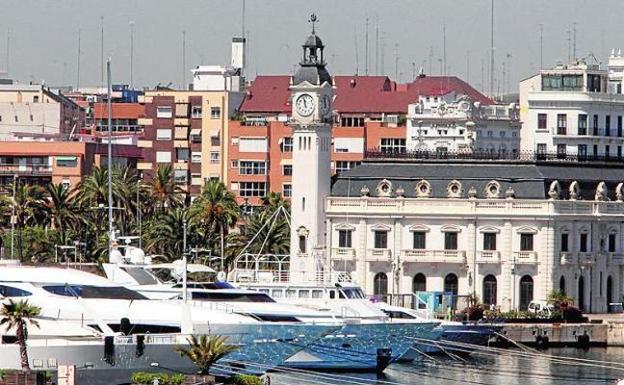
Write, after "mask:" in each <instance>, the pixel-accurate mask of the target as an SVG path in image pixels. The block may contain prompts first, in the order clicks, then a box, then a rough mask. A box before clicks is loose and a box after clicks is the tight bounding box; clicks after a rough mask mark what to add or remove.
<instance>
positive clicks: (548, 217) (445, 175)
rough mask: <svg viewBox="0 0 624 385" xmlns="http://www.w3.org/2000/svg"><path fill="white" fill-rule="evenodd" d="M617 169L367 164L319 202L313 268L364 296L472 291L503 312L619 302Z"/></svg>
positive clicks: (623, 237)
mask: <svg viewBox="0 0 624 385" xmlns="http://www.w3.org/2000/svg"><path fill="white" fill-rule="evenodd" d="M623 181H624V172H623V171H622V170H621V168H618V167H617V166H616V165H611V166H610V165H608V164H607V163H601V164H598V165H596V164H594V165H589V164H588V165H585V166H582V167H578V166H577V165H570V164H569V163H565V162H559V161H557V160H554V161H542V160H538V161H522V162H521V161H501V160H499V161H475V160H454V161H453V160H444V161H442V160H440V161H415V160H411V161H406V160H405V159H402V160H392V159H386V160H375V161H372V160H371V161H364V163H363V164H362V165H360V166H359V167H357V168H355V169H353V170H350V171H348V172H345V173H343V174H340V175H339V176H338V177H337V180H336V182H335V183H334V185H333V186H332V191H331V196H330V197H329V198H328V199H327V201H326V206H325V207H326V210H325V215H326V225H327V231H326V234H327V245H328V248H327V253H326V254H325V256H324V258H325V259H324V260H322V261H321V262H320V263H319V265H322V266H325V267H326V268H329V267H331V270H332V271H333V272H334V273H335V274H337V276H339V277H342V279H349V278H350V279H352V280H354V281H355V282H357V283H358V284H359V285H361V286H362V287H363V288H364V290H365V292H366V293H367V294H374V295H395V296H400V295H409V294H411V293H413V292H416V291H425V290H426V291H444V292H453V293H456V294H459V295H468V294H470V293H476V294H477V296H478V298H479V299H480V300H481V301H482V302H484V303H486V304H495V305H497V306H500V307H501V308H502V309H503V310H509V309H517V308H520V309H526V307H527V305H528V303H529V302H530V301H531V300H533V299H535V300H545V299H546V298H547V295H548V293H549V292H551V291H552V290H554V289H555V290H561V291H563V292H565V293H567V294H568V295H570V296H571V297H573V298H574V300H575V302H576V304H577V305H578V306H580V307H581V308H582V309H584V310H585V311H593V312H604V311H606V310H607V304H608V303H610V302H619V301H621V295H622V293H623V291H622V284H623V283H624V278H623V275H622V274H623V269H622V267H623V266H624V254H623V253H624V247H623V246H624V222H623V221H622V219H623V218H624V217H623V215H624V202H623V200H624V183H623Z"/></svg>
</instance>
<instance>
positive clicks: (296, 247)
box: [290, 15, 334, 280]
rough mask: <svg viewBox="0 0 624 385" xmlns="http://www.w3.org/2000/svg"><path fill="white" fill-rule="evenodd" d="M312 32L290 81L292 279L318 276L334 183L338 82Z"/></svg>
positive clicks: (321, 266)
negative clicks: (333, 131) (333, 134)
mask: <svg viewBox="0 0 624 385" xmlns="http://www.w3.org/2000/svg"><path fill="white" fill-rule="evenodd" d="M316 21H317V19H316V16H315V15H312V16H311V18H310V22H311V23H312V34H311V35H310V36H309V37H308V39H307V40H306V41H305V43H304V44H303V58H302V60H301V62H300V63H299V69H298V70H297V72H296V73H295V75H294V76H293V77H292V79H291V85H290V91H291V96H292V102H291V105H292V117H291V120H290V126H291V127H292V129H293V156H292V159H293V160H292V162H293V165H292V172H293V174H292V197H291V211H292V223H291V236H290V258H291V261H290V270H291V279H293V280H297V279H299V280H303V279H311V278H314V277H315V274H316V273H317V272H320V271H321V270H322V269H323V261H324V254H323V253H324V250H325V249H326V248H327V247H328V245H326V244H325V229H326V227H325V198H327V197H328V196H329V192H330V191H329V190H330V183H331V129H332V122H333V119H332V111H333V109H332V103H333V97H334V86H333V84H332V78H331V76H330V75H329V73H328V72H327V70H326V69H325V61H324V58H323V50H324V48H325V47H324V45H323V42H322V41H321V39H320V38H319V37H318V36H317V35H316V31H315V28H314V24H315V23H316Z"/></svg>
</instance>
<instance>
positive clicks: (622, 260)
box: [609, 253, 624, 265]
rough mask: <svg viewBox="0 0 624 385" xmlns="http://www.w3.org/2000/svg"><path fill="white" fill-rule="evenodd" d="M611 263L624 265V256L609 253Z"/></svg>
mask: <svg viewBox="0 0 624 385" xmlns="http://www.w3.org/2000/svg"><path fill="white" fill-rule="evenodd" d="M609 263H610V264H611V265H624V254H622V253H609Z"/></svg>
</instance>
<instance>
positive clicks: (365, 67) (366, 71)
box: [364, 17, 368, 76]
mask: <svg viewBox="0 0 624 385" xmlns="http://www.w3.org/2000/svg"><path fill="white" fill-rule="evenodd" d="M364 36H365V44H364V75H366V76H368V17H367V18H366V32H365V33H364Z"/></svg>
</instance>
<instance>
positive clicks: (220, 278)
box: [217, 271, 227, 282]
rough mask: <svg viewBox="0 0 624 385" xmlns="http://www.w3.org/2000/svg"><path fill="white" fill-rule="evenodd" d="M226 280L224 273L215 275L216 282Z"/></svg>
mask: <svg viewBox="0 0 624 385" xmlns="http://www.w3.org/2000/svg"><path fill="white" fill-rule="evenodd" d="M226 279H227V275H226V274H225V271H220V272H218V273H217V281H218V282H225V280H226Z"/></svg>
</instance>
